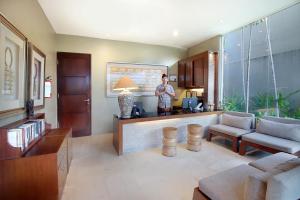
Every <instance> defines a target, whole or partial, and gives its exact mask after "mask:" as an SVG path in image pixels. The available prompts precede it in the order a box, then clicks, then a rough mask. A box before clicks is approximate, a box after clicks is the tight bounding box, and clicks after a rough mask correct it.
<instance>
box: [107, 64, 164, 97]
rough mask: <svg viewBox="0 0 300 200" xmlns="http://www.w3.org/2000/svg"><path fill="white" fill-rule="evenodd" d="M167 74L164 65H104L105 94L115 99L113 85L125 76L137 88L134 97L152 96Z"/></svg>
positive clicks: (116, 93)
mask: <svg viewBox="0 0 300 200" xmlns="http://www.w3.org/2000/svg"><path fill="white" fill-rule="evenodd" d="M167 73H168V67H167V66H165V65H152V64H132V63H116V62H109V63H107V65H106V94H107V96H108V97H117V96H118V92H117V91H115V90H114V85H115V84H116V82H118V80H120V79H121V78H122V77H124V76H127V77H128V78H130V79H131V80H133V82H134V83H135V84H136V85H137V86H138V89H137V90H135V91H134V92H133V94H134V95H135V96H154V95H155V90H156V86H158V85H159V84H161V76H162V75H163V74H167Z"/></svg>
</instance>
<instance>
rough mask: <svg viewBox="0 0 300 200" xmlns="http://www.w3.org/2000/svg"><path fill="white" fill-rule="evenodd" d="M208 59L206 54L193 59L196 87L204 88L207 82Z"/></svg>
mask: <svg viewBox="0 0 300 200" xmlns="http://www.w3.org/2000/svg"><path fill="white" fill-rule="evenodd" d="M207 76H208V60H207V57H205V56H200V57H197V58H195V59H194V61H193V77H194V87H197V88H199V87H200V88H204V87H205V84H206V83H207Z"/></svg>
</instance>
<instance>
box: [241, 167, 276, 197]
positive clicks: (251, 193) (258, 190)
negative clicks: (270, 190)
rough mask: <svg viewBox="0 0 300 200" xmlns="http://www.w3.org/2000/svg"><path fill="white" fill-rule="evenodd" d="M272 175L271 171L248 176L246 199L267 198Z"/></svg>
mask: <svg viewBox="0 0 300 200" xmlns="http://www.w3.org/2000/svg"><path fill="white" fill-rule="evenodd" d="M271 176H272V174H271V173H269V172H262V173H257V174H253V175H250V176H248V177H247V178H246V181H245V188H244V200H265V198H266V192H267V181H268V179H269V178H270V177H271Z"/></svg>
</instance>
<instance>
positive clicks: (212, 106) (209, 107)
mask: <svg viewBox="0 0 300 200" xmlns="http://www.w3.org/2000/svg"><path fill="white" fill-rule="evenodd" d="M214 106H215V104H213V103H209V104H208V111H209V112H213V111H214Z"/></svg>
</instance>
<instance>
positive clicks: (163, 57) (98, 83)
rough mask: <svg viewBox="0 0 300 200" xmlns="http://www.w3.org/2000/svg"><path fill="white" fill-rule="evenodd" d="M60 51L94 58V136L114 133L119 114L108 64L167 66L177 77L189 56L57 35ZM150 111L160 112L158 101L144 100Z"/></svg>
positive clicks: (151, 47) (178, 51)
mask: <svg viewBox="0 0 300 200" xmlns="http://www.w3.org/2000/svg"><path fill="white" fill-rule="evenodd" d="M56 39H57V51H61V52H75V53H90V54H91V55H92V81H91V84H92V134H99V133H107V132H111V131H112V117H113V114H114V113H119V106H118V102H117V98H108V97H106V63H107V62H128V63H147V64H163V65H167V66H170V70H169V73H175V74H177V61H178V60H180V59H181V58H184V57H185V56H186V51H185V50H183V49H177V48H171V47H164V46H157V45H146V44H139V43H132V42H120V41H112V40H102V39H94V38H87V37H78V36H67V35H57V37H56ZM176 85H177V83H176V84H174V87H175V88H176ZM140 100H141V101H143V104H144V107H145V109H146V111H148V112H151V111H156V107H157V98H156V97H154V96H153V97H142V98H140Z"/></svg>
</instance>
